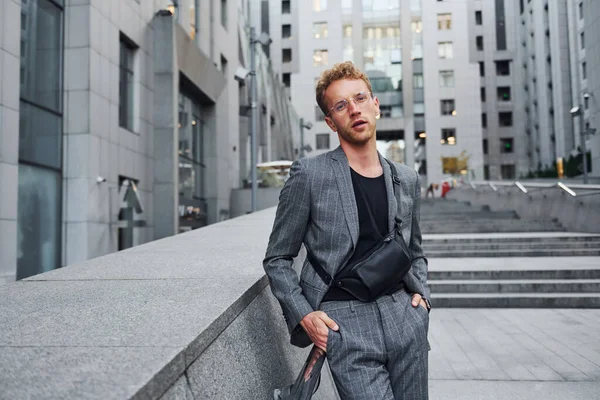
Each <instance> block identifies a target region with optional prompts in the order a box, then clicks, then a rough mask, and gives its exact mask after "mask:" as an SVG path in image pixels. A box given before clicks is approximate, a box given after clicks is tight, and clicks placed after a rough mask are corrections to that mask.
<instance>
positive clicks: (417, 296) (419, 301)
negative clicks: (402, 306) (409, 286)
mask: <svg viewBox="0 0 600 400" xmlns="http://www.w3.org/2000/svg"><path fill="white" fill-rule="evenodd" d="M419 304H420V305H422V306H423V308H424V309H425V310H427V311H429V309H428V308H427V303H426V302H425V300H423V298H422V297H421V295H420V294H419V293H415V294H413V296H412V306H413V307H417V306H418V305H419Z"/></svg>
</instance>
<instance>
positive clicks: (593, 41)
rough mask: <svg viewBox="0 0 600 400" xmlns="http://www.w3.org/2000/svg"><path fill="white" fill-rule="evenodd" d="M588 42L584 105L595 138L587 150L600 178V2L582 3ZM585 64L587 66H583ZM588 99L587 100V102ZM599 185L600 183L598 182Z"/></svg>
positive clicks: (595, 171) (590, 0)
mask: <svg viewBox="0 0 600 400" xmlns="http://www.w3.org/2000/svg"><path fill="white" fill-rule="evenodd" d="M577 7H578V8H580V6H579V5H578V6H577ZM581 8H582V10H581V11H582V12H583V20H584V27H583V32H584V36H585V40H586V49H585V59H584V60H583V61H582V64H581V69H582V74H583V73H585V77H583V76H582V81H584V82H585V88H584V90H585V93H587V94H588V95H587V96H584V97H583V105H584V108H585V107H586V101H587V122H586V124H585V126H586V127H587V128H589V129H595V130H596V131H595V134H594V135H593V136H591V135H588V136H587V139H588V142H587V148H588V149H589V151H590V152H591V159H592V171H591V174H590V176H592V177H594V178H596V179H598V178H600V2H598V1H594V0H584V1H583V3H582V6H581ZM583 63H585V64H583ZM586 98H587V100H586ZM596 183H598V181H596Z"/></svg>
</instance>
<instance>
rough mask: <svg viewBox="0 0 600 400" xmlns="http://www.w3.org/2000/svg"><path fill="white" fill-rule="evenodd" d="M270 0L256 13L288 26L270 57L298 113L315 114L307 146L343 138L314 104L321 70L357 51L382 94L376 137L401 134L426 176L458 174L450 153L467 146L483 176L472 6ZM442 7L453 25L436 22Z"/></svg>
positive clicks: (309, 118)
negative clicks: (471, 48) (469, 23)
mask: <svg viewBox="0 0 600 400" xmlns="http://www.w3.org/2000/svg"><path fill="white" fill-rule="evenodd" d="M265 3H266V1H254V2H253V4H262V5H264V4H265ZM268 3H269V10H270V11H269V13H263V14H260V15H258V12H257V14H253V16H254V18H259V20H260V21H261V23H262V24H263V25H268V28H269V29H270V31H271V32H272V33H273V35H274V36H279V35H281V45H279V44H276V45H275V46H273V47H272V48H271V50H272V53H271V55H272V60H273V64H274V68H275V69H276V70H277V71H280V72H281V73H282V75H281V77H282V82H284V84H285V85H286V86H289V88H290V97H291V99H292V102H293V104H294V106H295V108H296V110H297V111H298V113H299V116H300V117H302V118H303V119H304V121H306V122H310V123H311V124H312V129H311V130H310V131H306V130H305V132H304V133H305V141H306V143H307V144H309V145H310V147H311V148H312V149H313V152H312V153H309V154H308V155H309V156H310V155H314V154H320V153H323V152H326V151H329V150H330V149H333V148H335V147H336V146H337V145H338V144H339V142H338V138H337V135H336V134H334V133H332V132H331V131H330V129H329V128H328V127H327V125H326V123H325V122H324V116H323V113H322V111H321V110H320V109H319V108H318V106H317V104H316V101H315V83H316V80H317V78H318V77H319V75H320V73H321V72H322V71H323V70H325V69H327V68H330V67H331V66H332V65H333V64H335V63H337V62H341V61H345V60H350V61H352V62H354V63H355V64H356V65H357V66H358V67H359V68H361V69H363V70H365V71H366V73H367V75H368V76H369V78H370V80H371V82H372V85H373V91H374V94H375V95H376V96H377V97H378V99H379V101H380V104H381V111H382V118H381V119H380V120H379V122H378V130H377V134H378V139H379V140H380V141H381V142H384V143H385V142H388V143H389V142H395V143H394V146H395V147H396V149H395V151H396V153H397V152H398V151H399V150H401V151H402V153H403V154H402V155H401V156H399V158H401V159H403V160H404V161H405V162H406V164H407V165H411V166H413V167H415V168H417V169H418V170H419V172H420V173H421V174H422V176H423V181H424V184H425V183H426V182H427V181H430V182H439V181H440V180H442V179H444V178H447V177H450V176H453V175H454V173H455V172H457V171H452V172H451V171H450V170H449V169H448V168H445V167H444V165H443V164H444V161H443V160H442V158H444V159H446V160H449V161H452V160H456V159H457V157H458V156H459V155H460V154H461V153H462V152H463V151H464V152H468V153H469V157H470V159H469V169H472V174H473V176H476V177H478V178H479V179H481V178H483V160H482V150H481V124H480V123H478V121H479V119H480V115H481V111H480V109H481V105H480V102H477V101H472V100H471V98H472V97H473V96H478V93H479V89H478V88H479V77H478V73H477V66H476V64H473V63H471V62H470V61H469V58H468V47H467V45H466V43H467V29H466V25H465V24H466V18H467V11H466V8H465V7H463V6H462V5H458V7H457V5H456V4H455V3H454V2H452V3H449V4H444V3H443V2H435V1H428V0H423V1H421V0H412V1H404V0H402V1H400V0H389V1H388V0H385V1H379V0H376V1H373V0H337V1H325V0H315V1H301V2H300V1H269V2H268ZM449 10H450V11H449ZM452 10H454V11H452ZM438 14H443V15H442V16H441V17H440V18H446V17H447V14H450V17H449V21H447V25H444V24H441V23H440V24H438ZM267 18H268V23H265V19H267ZM463 26H464V29H463ZM448 37H452V39H450V40H445V38H448ZM276 42H277V40H276ZM463 50H464V51H463ZM441 65H445V66H446V67H447V68H446V69H444V68H442V69H440V68H439V67H440V66H441ZM440 74H445V75H444V78H443V79H442V78H440ZM455 74H456V75H455ZM455 76H456V80H455ZM455 82H456V85H455ZM440 85H443V86H440ZM477 98H478V97H477ZM442 100H443V101H442ZM442 103H443V104H442ZM449 138H452V139H450V140H448V139H449ZM389 144H391V143H389ZM384 147H385V146H382V147H381V148H380V149H381V150H382V151H384V154H385V151H386V150H385V149H384ZM449 164H452V162H450V163H449Z"/></svg>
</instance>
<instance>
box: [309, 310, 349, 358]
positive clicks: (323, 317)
mask: <svg viewBox="0 0 600 400" xmlns="http://www.w3.org/2000/svg"><path fill="white" fill-rule="evenodd" d="M300 326H302V328H303V329H304V330H305V331H306V333H307V334H308V337H309V338H310V340H312V342H313V343H314V344H315V346H317V347H318V348H320V349H321V350H323V351H327V336H328V335H329V329H333V330H334V331H337V330H339V329H340V328H339V326H338V324H336V323H335V321H334V320H332V319H331V318H329V317H328V316H327V314H325V313H324V312H323V311H313V312H311V313H310V314H307V315H306V316H305V317H304V318H302V321H300Z"/></svg>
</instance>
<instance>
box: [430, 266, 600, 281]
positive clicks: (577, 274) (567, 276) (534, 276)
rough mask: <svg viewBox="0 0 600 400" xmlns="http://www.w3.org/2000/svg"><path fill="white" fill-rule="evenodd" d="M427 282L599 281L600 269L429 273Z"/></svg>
mask: <svg viewBox="0 0 600 400" xmlns="http://www.w3.org/2000/svg"><path fill="white" fill-rule="evenodd" d="M427 278H428V281H448V280H453V281H454V280H461V281H468V280H502V281H505V280H541V279H544V280H581V279H584V280H587V279H600V268H598V269H587V268H572V269H545V270H535V269H533V270H527V269H525V270H518V269H505V270H470V271H462V270H461V271H431V270H430V271H429V272H428V273H427Z"/></svg>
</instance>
